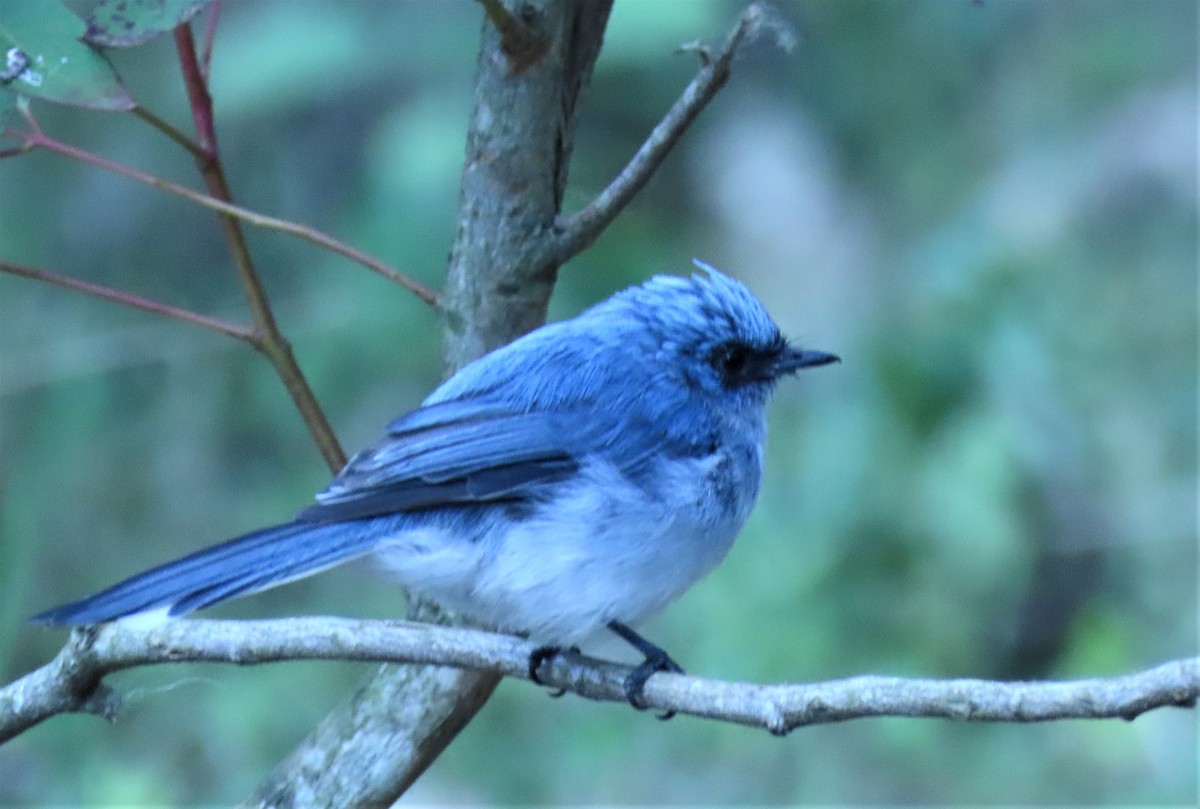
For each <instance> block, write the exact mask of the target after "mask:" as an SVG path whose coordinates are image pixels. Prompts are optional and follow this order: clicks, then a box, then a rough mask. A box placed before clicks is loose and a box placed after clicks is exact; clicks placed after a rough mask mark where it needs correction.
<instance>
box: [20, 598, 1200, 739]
mask: <svg viewBox="0 0 1200 809" xmlns="http://www.w3.org/2000/svg"><path fill="white" fill-rule="evenodd" d="M534 648H535V646H534V644H532V643H530V642H529V641H526V640H522V639H520V638H516V637H512V636H509V635H500V634H495V633H492V632H484V631H480V630H472V629H461V628H457V627H445V626H436V625H433V624H421V623H412V622H391V621H359V620H350V619H345V618H325V617H309V618H288V619H281V620H272V621H207V620H182V621H172V622H168V623H165V624H161V625H159V626H157V627H154V628H149V629H146V628H137V627H133V626H127V625H124V624H120V623H118V624H107V625H103V626H100V627H89V628H85V629H82V630H76V631H75V632H74V633H73V634H72V637H71V640H70V641H69V642H68V643H67V645H66V646H65V647H64V648H63V649H62V651H61V652H60V653H59V654H58V656H57V657H55V659H54V660H53V661H51V662H50V663H48V664H47V665H45V666H43V667H42V668H40V669H37V670H36V671H33V672H31V673H30V674H27V675H26V676H24V677H22V678H21V679H19V680H17V681H15V682H13V683H10V684H9V685H7V686H4V687H3V688H0V742H4V741H6V740H8V739H11V738H13V737H14V736H16V735H18V734H20V733H22V732H23V731H25V730H26V729H28V728H30V727H32V726H34V725H36V724H38V723H40V722H43V721H45V720H46V719H49V718H50V717H52V716H55V715H57V714H61V713H72V712H83V713H93V714H100V715H102V716H105V717H110V718H111V717H112V716H113V715H115V713H116V712H117V711H118V710H119V707H120V699H119V697H118V696H117V695H115V694H113V693H112V692H110V691H108V690H107V689H105V688H104V686H103V683H102V678H103V677H104V676H105V675H107V674H110V673H112V672H114V671H120V670H122V669H128V668H133V667H137V666H147V665H156V664H160V663H180V662H199V661H204V662H225V663H236V664H238V665H251V664H258V663H270V662H276V661H282V660H356V661H380V662H393V663H400V662H403V663H418V664H423V665H430V666H450V667H455V668H467V669H476V670H480V671H490V672H494V673H497V674H501V675H504V676H506V677H514V678H521V679H528V677H529V672H528V663H529V655H530V653H531V652H532V651H533V650H534ZM630 671H631V669H630V668H629V667H627V666H624V665H619V664H615V663H610V662H606V661H602V660H597V659H594V658H589V657H584V656H581V655H573V654H568V655H562V656H559V657H555V658H552V659H551V660H550V661H549V662H547V663H546V664H545V665H544V666H543V667H542V668H541V669H540V670H539V676H540V677H541V679H542V680H543V681H544V682H545V683H546V684H547V685H549V686H552V687H557V688H566V689H567V690H569V691H572V692H574V693H576V694H579V695H580V696H583V697H586V698H588V699H593V700H600V701H606V702H624V701H625V694H624V681H625V677H626V676H627V675H628V674H629V672H630ZM1198 697H1200V658H1195V657H1194V658H1186V659H1181V660H1176V661H1172V662H1170V663H1164V664H1162V665H1160V666H1156V667H1154V668H1151V669H1147V670H1145V671H1141V672H1138V673H1136V674H1129V675H1124V676H1120V677H1113V678H1108V679H1089V680H1072V681H1060V682H994V681H987V680H966V679H960V680H920V679H907V678H900V677H875V676H864V677H852V678H849V679H844V680H832V681H828V682H821V683H804V684H781V685H757V684H752V683H736V682H725V681H720V680H708V679H704V678H700V677H688V676H684V675H676V674H659V675H655V676H654V677H652V678H651V679H650V681H649V682H648V683H647V684H646V689H645V701H646V705H647V707H650V708H654V709H658V710H665V711H674V712H677V713H681V714H684V713H685V714H691V715H693V716H699V717H705V718H709V719H716V720H720V721H725V722H732V723H735V724H740V725H748V726H752V727H761V728H764V729H765V730H768V731H770V732H771V733H774V734H776V735H783V734H785V733H788V732H789V731H792V730H795V729H796V728H799V727H804V726H807V725H818V724H826V723H831V722H843V721H846V720H849V719H862V718H867V717H880V716H904V717H936V718H943V719H955V720H960V721H987V722H1045V721H1050V720H1058V719H1112V718H1120V719H1127V720H1131V719H1134V718H1136V717H1138V716H1140V715H1141V714H1143V713H1146V712H1147V711H1151V710H1154V709H1156V708H1161V707H1165V706H1179V707H1194V706H1195V703H1196V700H1197V698H1198Z"/></svg>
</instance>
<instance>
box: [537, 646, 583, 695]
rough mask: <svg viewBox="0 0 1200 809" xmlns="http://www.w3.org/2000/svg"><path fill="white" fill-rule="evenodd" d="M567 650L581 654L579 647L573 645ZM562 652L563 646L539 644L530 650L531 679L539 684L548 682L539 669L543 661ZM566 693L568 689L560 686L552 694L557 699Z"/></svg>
mask: <svg viewBox="0 0 1200 809" xmlns="http://www.w3.org/2000/svg"><path fill="white" fill-rule="evenodd" d="M567 651H568V652H571V653H572V654H579V647H578V646H571V647H568V648H567ZM562 652H563V647H561V646H539V647H537V648H536V649H534V650H533V651H532V652H530V653H529V679H530V680H532V681H533V682H534V683H536V684H537V685H545V684H546V683H545V681H544V680H542V678H541V677H540V676H539V675H538V669H540V668H541V667H542V664H543V663H545V662H546V661H548V660H552V659H554V658H555V657H558V656H559V655H560V654H562ZM565 693H567V689H565V688H560V689H558V690H557V691H551V692H550V696H552V697H554V698H555V699H557V698H559V697H561V696H562V695H563V694H565Z"/></svg>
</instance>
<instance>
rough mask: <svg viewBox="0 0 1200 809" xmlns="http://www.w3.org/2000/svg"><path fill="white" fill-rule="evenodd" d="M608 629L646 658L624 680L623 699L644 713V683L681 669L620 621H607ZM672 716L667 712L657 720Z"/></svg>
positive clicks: (681, 671)
mask: <svg viewBox="0 0 1200 809" xmlns="http://www.w3.org/2000/svg"><path fill="white" fill-rule="evenodd" d="M608 628H609V629H610V630H612V631H613V632H614V633H616V634H617V636H618V637H620V638H621V640H623V641H625V642H626V643H628V644H629V645H630V646H632V647H633V648H635V649H637V650H638V651H639V652H641V653H642V654H643V655H645V657H646V659H645V660H643V661H642V662H641V663H640V664H639V665H638V666H637V667H636V668H634V670H633V671H631V672H630V673H629V676H628V677H626V678H625V699H627V700H629V704H630V705H632V706H633V707H635V708H637V709H638V710H639V711H644V710H646V704H645V702H643V701H642V690H643V689H644V688H645V687H646V681H647V680H649V679H650V677H651V676H652V675H654V674H657V673H658V672H660V671H666V672H670V673H671V674H683V673H684V672H683V669H682V668H680V666H679V664H678V663H676V662H675V661H674V660H672V659H671V656H670V655H669V654H667V653H666V652H665V651H664V650H663V649H662V648H661V647H659V646H655V645H654V644H653V643H651V642H650V641H648V640H646V639H645V638H643V637H642V636H641V635H639V634H638V633H636V632H634V631H633V630H632V629H630V628H629V627H627V626H625V624H623V623H621V622H620V621H609V622H608ZM674 715H675V712H674V711H667V712H666V713H662V714H659V715H658V718H659V719H664V720H665V719H670V718H671V717H672V716H674Z"/></svg>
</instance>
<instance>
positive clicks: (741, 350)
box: [713, 345, 750, 379]
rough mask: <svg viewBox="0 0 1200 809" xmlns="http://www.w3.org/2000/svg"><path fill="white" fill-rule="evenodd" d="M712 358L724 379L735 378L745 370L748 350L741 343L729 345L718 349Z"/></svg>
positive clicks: (748, 357)
mask: <svg viewBox="0 0 1200 809" xmlns="http://www.w3.org/2000/svg"><path fill="white" fill-rule="evenodd" d="M713 359H714V360H715V362H714V363H713V364H714V365H715V366H716V367H717V370H719V371H720V372H721V373H722V374H723V375H724V376H725V378H726V379H736V378H737V377H739V376H741V375H742V372H743V371H745V370H746V364H747V361H748V360H749V359H750V350H749V349H748V348H746V347H745V346H743V345H729V346H725V347H724V348H722V349H721V350H720V351H718V352H717V353H716V355H715V356H714V357H713Z"/></svg>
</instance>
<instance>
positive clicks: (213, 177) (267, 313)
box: [175, 23, 346, 474]
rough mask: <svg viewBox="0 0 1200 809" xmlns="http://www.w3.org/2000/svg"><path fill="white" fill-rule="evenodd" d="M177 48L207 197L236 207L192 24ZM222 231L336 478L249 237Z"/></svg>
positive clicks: (236, 226)
mask: <svg viewBox="0 0 1200 809" xmlns="http://www.w3.org/2000/svg"><path fill="white" fill-rule="evenodd" d="M175 46H176V48H175V49H176V51H177V52H178V53H179V63H180V66H181V67H182V69H183V76H184V83H185V84H186V86H187V92H188V100H189V101H190V102H191V107H192V121H193V123H194V125H195V129H196V143H197V145H198V146H199V147H200V150H201V152H202V153H203V156H202V157H200V158H198V159H197V161H196V165H197V167H198V168H199V169H200V174H201V175H202V176H203V177H204V183H205V185H207V186H208V193H209V194H210V195H211V196H212V197H213V198H215V199H218V200H221V201H222V202H227V203H230V204H232V202H233V194H232V193H231V192H230V190H229V184H228V183H227V182H226V180H225V171H224V169H223V168H222V167H221V160H220V155H219V153H218V151H217V135H216V130H215V128H214V126H213V109H212V97H211V96H210V95H209V94H208V85H207V84H206V83H205V80H204V76H203V75H202V73H201V71H200V64H199V62H198V61H197V59H196V46H195V42H194V41H193V40H192V28H191V26H190V25H188V24H187V23H185V24H183V25H180V26H179V27H177V28H176V29H175ZM220 222H221V229H222V231H224V233H225V241H226V242H227V244H228V246H229V255H230V257H231V258H232V259H233V265H234V267H235V268H236V269H237V274H238V280H239V281H240V282H241V285H242V291H243V292H244V293H245V295H246V303H247V305H248V306H249V307H250V315H251V317H253V318H254V326H255V329H256V330H257V331H258V333H259V335H260V337H261V339H262V353H263V355H264V356H266V358H267V359H268V361H270V363H271V365H272V366H274V368H275V373H276V374H278V375H279V379H280V380H281V381H282V382H283V385H284V387H285V388H287V392H288V395H290V396H291V397H292V403H293V404H294V405H295V406H296V410H297V411H298V412H299V413H300V418H302V419H303V420H304V424H305V425H306V426H307V427H308V431H309V434H310V435H311V436H312V439H313V442H314V443H315V444H316V445H317V449H318V450H319V451H320V453H321V457H323V458H324V459H325V463H326V464H327V465H328V466H329V470H330V471H331V472H333V473H334V474H337V473H338V471H340V470H341V468H342V467H343V466H345V465H346V452H345V450H343V449H342V446H341V444H340V443H339V442H338V439H337V435H336V434H335V433H334V431H333V427H332V425H330V423H329V419H328V418H327V417H326V416H325V411H324V410H323V409H322V408H321V404H320V402H318V401H317V397H316V394H314V393H313V391H312V388H311V387H310V386H309V384H308V380H307V379H306V378H305V376H304V372H303V371H302V370H300V364H299V363H297V362H296V356H295V354H294V353H293V352H292V346H291V343H289V342H288V340H287V338H285V337H284V336H283V333H282V332H281V331H280V330H279V326H278V324H277V323H276V322H275V313H274V312H273V311H272V310H271V302H270V301H269V300H268V298H267V293H266V290H265V289H264V288H263V285H262V280H261V279H260V278H259V275H258V270H256V269H255V267H254V260H253V259H252V258H251V256H250V246H249V244H247V242H246V234H245V231H243V230H242V225H241V222H240V220H238V219H237V217H234V216H229V215H227V214H222V215H221V217H220Z"/></svg>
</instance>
